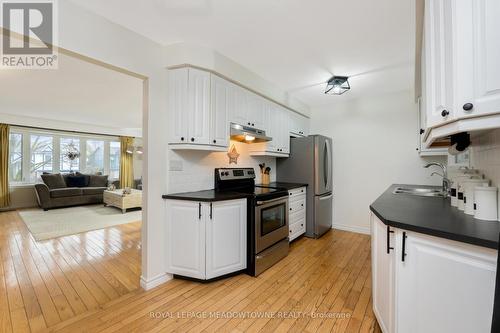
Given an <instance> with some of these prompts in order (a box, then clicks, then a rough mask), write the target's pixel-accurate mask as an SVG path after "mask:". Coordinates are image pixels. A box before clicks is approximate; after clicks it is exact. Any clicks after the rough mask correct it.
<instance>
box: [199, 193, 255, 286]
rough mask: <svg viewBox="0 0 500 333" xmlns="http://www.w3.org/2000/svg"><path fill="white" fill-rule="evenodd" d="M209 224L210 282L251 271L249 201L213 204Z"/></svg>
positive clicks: (207, 261)
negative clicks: (248, 243)
mask: <svg viewBox="0 0 500 333" xmlns="http://www.w3.org/2000/svg"><path fill="white" fill-rule="evenodd" d="M211 211H212V213H211V214H209V218H208V219H207V220H206V267H207V268H206V274H207V275H206V278H207V279H212V278H215V277H218V276H222V275H225V274H229V273H232V272H237V271H240V270H242V269H245V268H246V267H247V257H246V253H247V249H246V244H247V223H246V217H247V211H246V200H245V199H243V200H230V201H218V202H214V203H212V208H211Z"/></svg>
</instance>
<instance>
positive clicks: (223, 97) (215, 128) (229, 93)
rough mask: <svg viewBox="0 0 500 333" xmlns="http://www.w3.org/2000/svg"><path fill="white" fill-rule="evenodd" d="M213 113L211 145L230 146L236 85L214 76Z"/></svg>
mask: <svg viewBox="0 0 500 333" xmlns="http://www.w3.org/2000/svg"><path fill="white" fill-rule="evenodd" d="M211 103H212V112H211V120H210V122H211V128H212V131H211V133H210V143H211V144H213V145H216V146H223V147H227V146H228V145H229V114H230V113H231V112H232V110H234V109H235V106H236V89H235V86H234V84H232V83H230V82H228V81H226V80H224V79H222V78H220V77H218V76H216V75H212V100H211Z"/></svg>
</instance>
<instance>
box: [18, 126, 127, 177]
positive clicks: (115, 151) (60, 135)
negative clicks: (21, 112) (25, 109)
mask: <svg viewBox="0 0 500 333" xmlns="http://www.w3.org/2000/svg"><path fill="white" fill-rule="evenodd" d="M120 153H121V152H120V142H119V140H118V138H116V137H107V136H97V135H87V134H80V135H78V134H70V135H68V134H67V133H66V132H57V131H48V130H32V129H27V128H19V127H13V128H11V132H10V135H9V183H11V184H25V183H27V184H30V183H31V184H32V183H37V182H40V181H41V177H40V176H41V175H42V174H43V173H44V172H51V173H58V172H61V173H69V172H75V171H81V172H84V173H97V172H100V173H102V174H104V175H108V176H109V179H111V180H115V179H118V178H119V175H120Z"/></svg>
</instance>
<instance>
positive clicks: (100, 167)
mask: <svg viewBox="0 0 500 333" xmlns="http://www.w3.org/2000/svg"><path fill="white" fill-rule="evenodd" d="M86 156H87V163H86V165H87V167H86V170H85V171H86V172H89V173H97V172H104V141H95V140H87V153H86Z"/></svg>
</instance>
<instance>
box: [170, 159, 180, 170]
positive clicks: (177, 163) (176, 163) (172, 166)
mask: <svg viewBox="0 0 500 333" xmlns="http://www.w3.org/2000/svg"><path fill="white" fill-rule="evenodd" d="M170 171H182V161H180V160H171V161H170Z"/></svg>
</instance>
